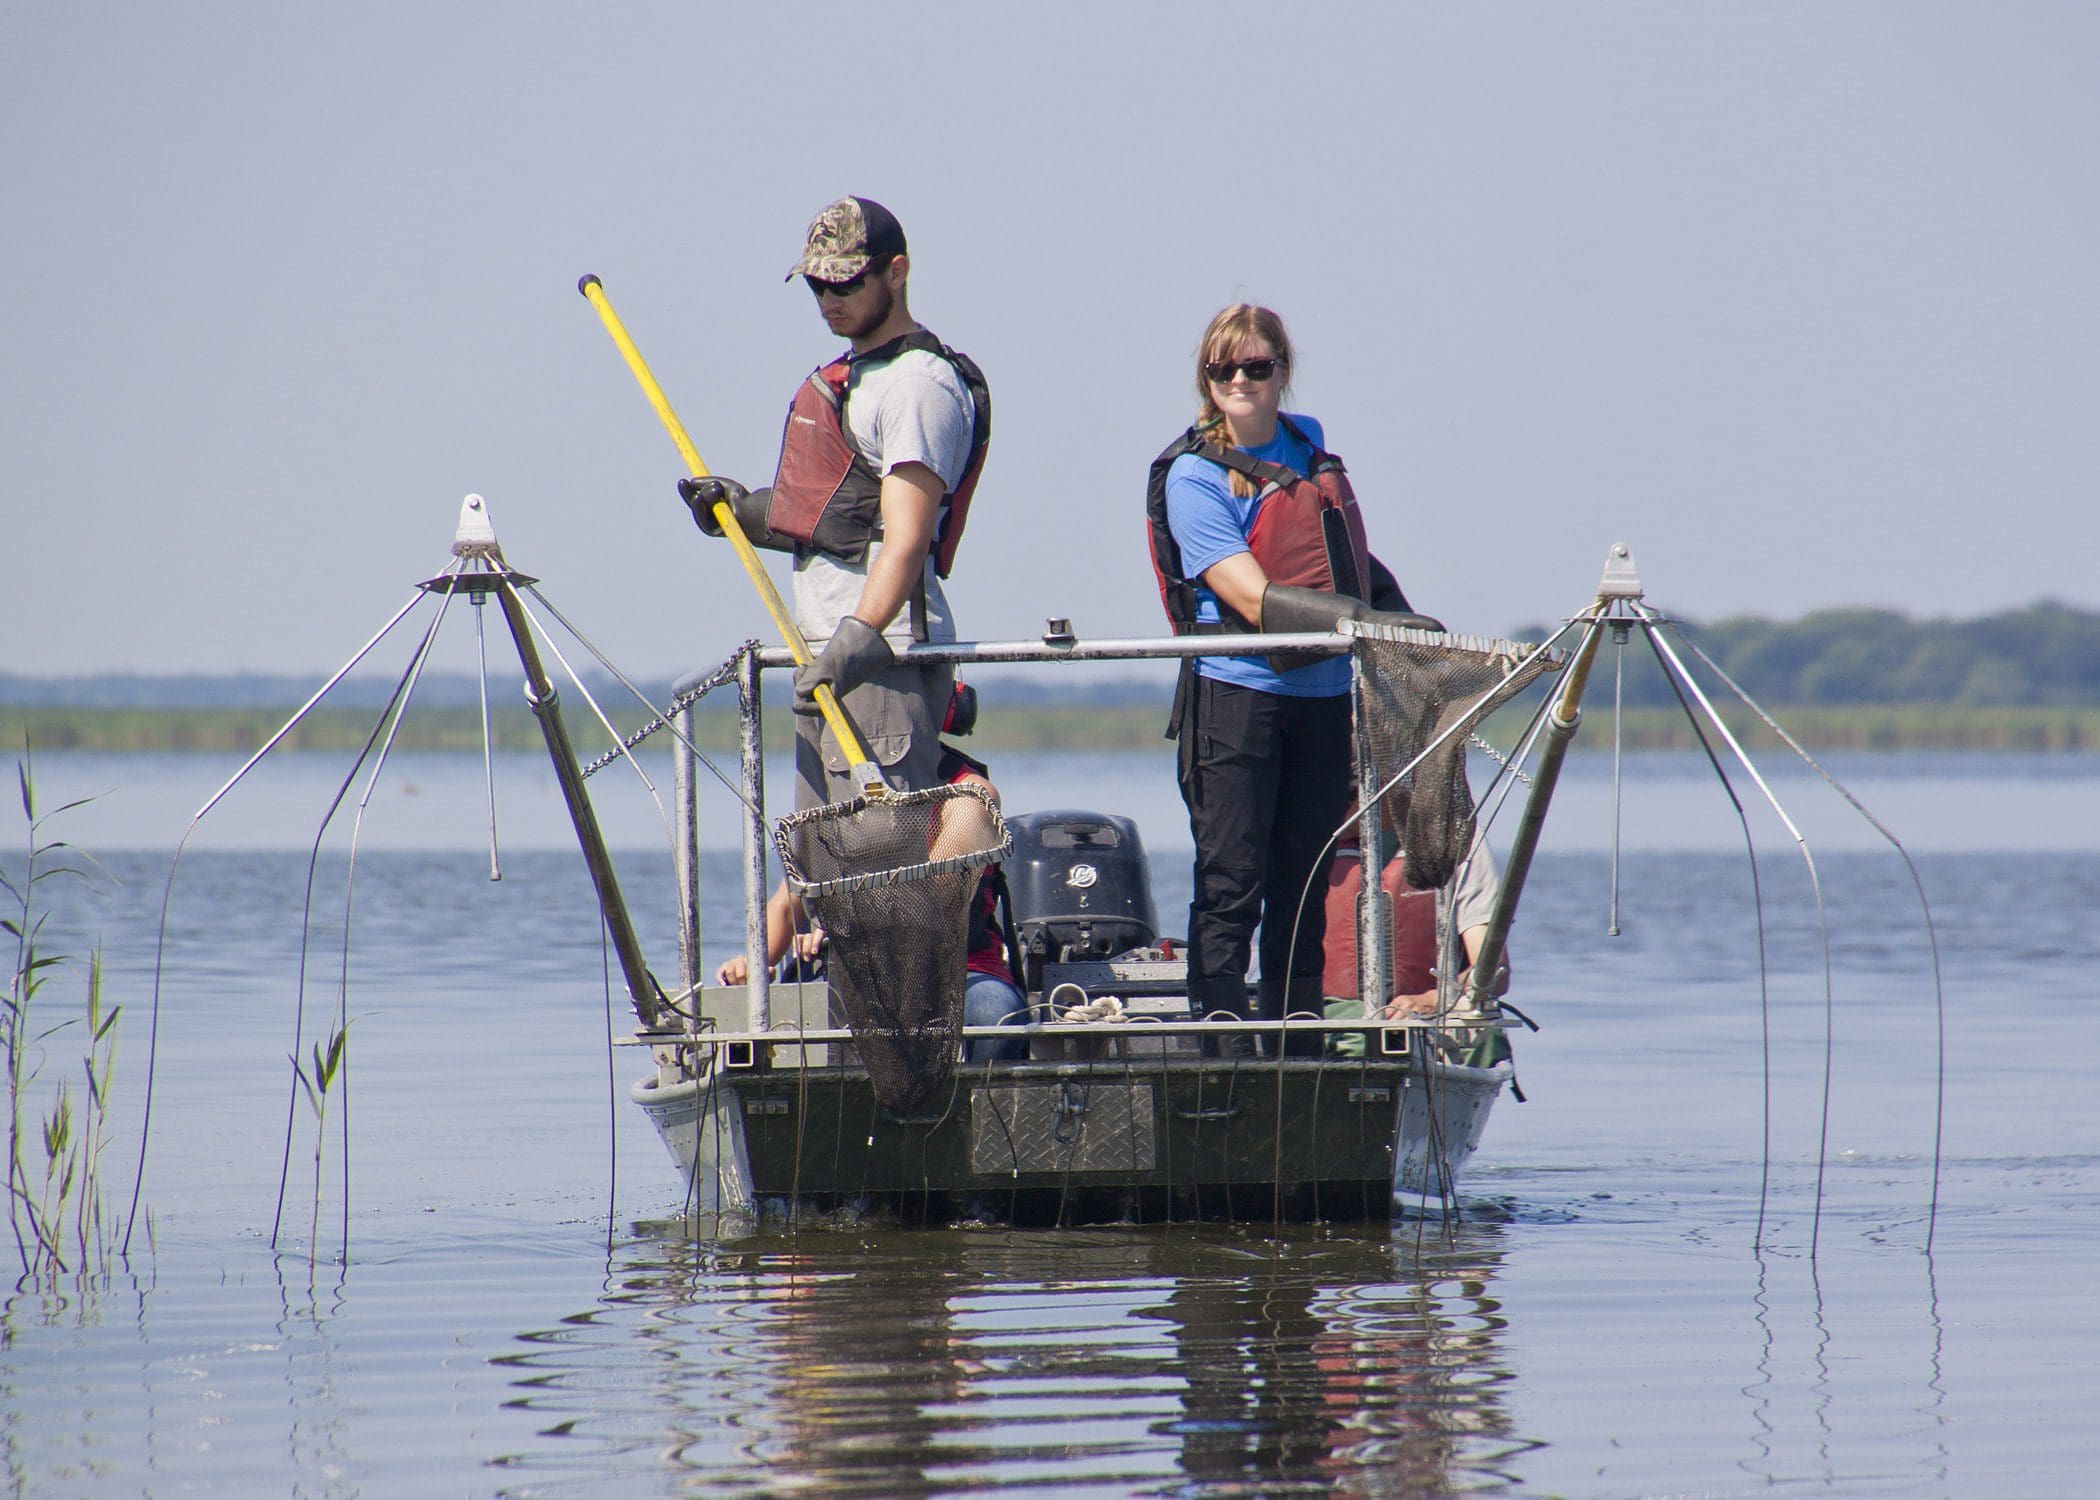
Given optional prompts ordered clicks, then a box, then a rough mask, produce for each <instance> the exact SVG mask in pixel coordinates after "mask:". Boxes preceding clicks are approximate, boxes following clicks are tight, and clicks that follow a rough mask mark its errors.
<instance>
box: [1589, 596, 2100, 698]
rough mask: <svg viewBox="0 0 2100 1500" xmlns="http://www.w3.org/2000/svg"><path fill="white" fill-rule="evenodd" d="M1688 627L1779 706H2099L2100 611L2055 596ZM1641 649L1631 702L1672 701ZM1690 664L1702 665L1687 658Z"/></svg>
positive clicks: (1739, 678)
mask: <svg viewBox="0 0 2100 1500" xmlns="http://www.w3.org/2000/svg"><path fill="white" fill-rule="evenodd" d="M1682 628H1683V631H1684V634H1685V635H1686V637H1688V638H1689V639H1690V640H1692V641H1694V642H1696V643H1697V645H1698V647H1699V649H1700V650H1701V651H1703V652H1705V653H1706V655H1708V656H1709V657H1711V658H1712V659H1713V661H1714V663H1715V664H1716V665H1718V666H1719V667H1720V668H1721V670H1723V671H1724V672H1726V673H1727V674H1728V675H1729V676H1730V677H1732V678H1733V679H1735V681H1736V682H1737V683H1738V684H1739V685H1741V687H1742V689H1743V690H1744V691H1745V692H1746V693H1748V694H1749V695H1750V696H1751V697H1753V698H1755V699H1757V700H1758V701H1759V702H1762V703H1765V704H1767V705H1770V706H1774V707H1781V706H1792V707H1822V706H1829V707H1838V706H1843V705H1853V704H1878V705H1895V704H1920V705H1923V704H1933V705H1946V706H1949V707H1955V708H1972V709H1986V708H2091V707H2094V706H2100V611H2094V610H2084V609H2078V608H2075V607H2073V606H2071V605H2067V604H2061V603H2056V602H2054V601H2049V600H2044V601H2041V602H2039V603H2035V604H2030V605H2027V606H2025V607H2024V608H2021V609H2010V610H2001V611H1998V612H1997V613H1995V614H1988V615H1981V616H1977V617H1975V618H1972V619H1966V620H1961V619H1947V618H1927V619H1916V618H1913V617H1911V616H1910V615H1907V614H1904V613H1903V612H1901V611H1899V610H1893V609H1860V608H1848V609H1824V610H1815V611H1812V612H1810V613H1808V614H1805V615H1802V616H1800V617H1799V618H1798V619H1793V620H1772V619H1766V618H1764V617H1762V616H1757V615H1741V616H1733V617H1730V618H1727V619H1721V620H1714V621H1711V622H1706V623H1696V622H1692V621H1684V622H1682ZM1638 645H1639V643H1638V642H1637V641H1636V642H1631V643H1629V649H1628V653H1627V661H1626V665H1627V671H1626V699H1627V702H1628V703H1630V704H1636V705H1639V706H1644V707H1653V706H1660V705H1664V704H1669V703H1674V702H1675V701H1676V700H1675V697H1674V695H1673V694H1672V692H1671V689H1670V685H1669V683H1668V681H1667V680H1666V679H1665V677H1664V675H1663V672H1662V669H1661V666H1660V665H1659V663H1657V661H1656V660H1655V656H1654V653H1653V652H1651V651H1649V650H1648V649H1646V647H1645V646H1640V647H1639V649H1637V650H1636V649H1634V648H1635V647H1636V646H1638ZM1636 659H1638V660H1639V661H1640V668H1639V669H1638V670H1637V669H1636V665H1635V663H1636ZM1686 662H1687V665H1688V666H1691V667H1692V669H1693V671H1694V672H1695V673H1699V672H1701V671H1702V670H1703V669H1702V668H1701V667H1700V666H1699V664H1698V663H1697V662H1696V661H1695V660H1693V659H1692V658H1690V657H1689V656H1687V658H1686Z"/></svg>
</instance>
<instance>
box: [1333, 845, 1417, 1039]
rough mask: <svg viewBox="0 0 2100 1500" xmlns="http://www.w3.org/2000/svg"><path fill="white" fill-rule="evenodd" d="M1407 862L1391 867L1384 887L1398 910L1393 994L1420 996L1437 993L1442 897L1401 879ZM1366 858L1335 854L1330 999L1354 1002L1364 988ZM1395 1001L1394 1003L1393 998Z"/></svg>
mask: <svg viewBox="0 0 2100 1500" xmlns="http://www.w3.org/2000/svg"><path fill="white" fill-rule="evenodd" d="M1400 866H1401V862H1400V861H1399V860H1397V859H1396V860H1393V861H1391V862H1390V863H1389V864H1387V865H1386V867H1385V872H1384V875H1383V877H1382V878H1381V880H1380V882H1379V883H1380V884H1381V885H1383V886H1384V887H1385V893H1386V896H1387V898H1388V899H1389V900H1391V902H1392V904H1393V994H1395V995H1419V994H1422V993H1423V992H1425V991H1427V990H1433V989H1435V988H1436V975H1435V974H1434V973H1433V972H1432V971H1433V970H1434V969H1435V968H1436V957H1437V942H1436V892H1435V891H1418V890H1416V889H1415V888H1414V887H1413V886H1410V885H1409V884H1408V883H1407V882H1406V881H1405V880H1403V879H1402V878H1401V868H1400ZM1363 889H1364V868H1363V859H1362V856H1361V852H1360V851H1359V850H1357V849H1355V848H1352V847H1348V846H1346V845H1345V846H1344V847H1342V848H1339V849H1337V850H1335V852H1334V863H1333V865H1332V866H1330V867H1329V869H1328V873H1327V968H1326V977H1325V979H1324V980H1323V981H1322V982H1323V984H1324V986H1325V989H1326V993H1328V994H1330V995H1333V996H1335V997H1336V998H1337V999H1345V1000H1354V999H1356V998H1357V997H1358V993H1359V990H1360V985H1359V983H1358V980H1357V972H1356V969H1357V966H1356V918H1357V910H1356V909H1357V905H1358V902H1359V900H1360V899H1361V897H1362V895H1363ZM1388 998H1390V997H1388Z"/></svg>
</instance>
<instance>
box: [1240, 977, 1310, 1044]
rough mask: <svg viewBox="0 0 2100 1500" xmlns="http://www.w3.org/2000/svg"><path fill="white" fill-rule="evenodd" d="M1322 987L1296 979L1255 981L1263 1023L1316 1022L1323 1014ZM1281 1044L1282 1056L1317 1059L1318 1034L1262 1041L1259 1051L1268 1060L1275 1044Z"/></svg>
mask: <svg viewBox="0 0 2100 1500" xmlns="http://www.w3.org/2000/svg"><path fill="white" fill-rule="evenodd" d="M1325 989H1326V986H1325V985H1324V984H1323V983H1322V982H1321V981H1320V979H1318V978H1317V977H1303V976H1301V977H1299V978H1296V979H1287V980H1286V979H1264V980H1261V981H1259V983H1258V985H1257V992H1258V995H1259V1003H1260V1007H1261V1018H1262V1019H1263V1020H1264V1021H1286V1020H1293V1021H1306V1020H1311V1021H1318V1020H1321V1019H1323V1018H1324V1017H1325V1016H1326V1014H1327V996H1326V994H1325ZM1278 1043H1284V1044H1286V1045H1284V1046H1283V1049H1282V1050H1283V1052H1284V1054H1285V1055H1286V1056H1289V1057H1318V1056H1319V1055H1320V1054H1321V1051H1322V1050H1323V1049H1322V1047H1321V1036H1320V1034H1319V1033H1318V1032H1297V1033H1291V1034H1286V1035H1282V1036H1277V1037H1274V1038H1269V1039H1266V1040H1265V1044H1264V1047H1263V1050H1264V1051H1265V1052H1266V1053H1267V1055H1268V1056H1270V1057H1274V1056H1276V1053H1277V1044H1278Z"/></svg>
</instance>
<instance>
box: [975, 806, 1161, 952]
mask: <svg viewBox="0 0 2100 1500" xmlns="http://www.w3.org/2000/svg"><path fill="white" fill-rule="evenodd" d="M1006 826H1007V827H1008V828H1009V829H1010V830H1012V832H1013V836H1014V852H1013V853H1012V854H1011V855H1010V856H1008V858H1007V860H1006V883H1007V887H1008V889H1009V890H1010V891H1011V892H1012V893H1013V903H1014V925H1015V926H1016V927H1017V928H1018V929H1019V932H1018V933H1017V936H1018V937H1019V939H1020V944H1021V954H1022V957H1023V958H1024V959H1025V960H1026V962H1027V966H1028V973H1027V976H1026V980H1025V984H1024V988H1026V989H1027V990H1029V991H1030V992H1033V993H1041V991H1042V988H1043V966H1044V965H1045V964H1062V963H1078V962H1081V961H1084V960H1088V959H1095V960H1099V959H1108V958H1113V957H1115V956H1116V955H1117V954H1120V953H1127V952H1129V951H1130V950H1131V949H1133V948H1145V947H1149V946H1150V945H1151V944H1152V943H1153V942H1154V941H1156V939H1157V938H1158V935H1159V917H1158V914H1157V913H1156V912H1155V911H1154V910H1153V906H1152V878H1151V871H1150V868H1149V866H1147V865H1146V863H1145V846H1144V844H1143V842H1142V841H1140V840H1139V838H1138V831H1137V824H1135V823H1133V822H1131V820H1130V819H1128V818H1119V817H1116V816H1115V815H1113V814H1111V813H1093V812H1073V811H1058V812H1039V813H1018V814H1009V815H1008V817H1007V819H1006Z"/></svg>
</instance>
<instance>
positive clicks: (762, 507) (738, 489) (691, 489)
mask: <svg viewBox="0 0 2100 1500" xmlns="http://www.w3.org/2000/svg"><path fill="white" fill-rule="evenodd" d="M678 498H679V499H681V500H683V501H684V502H685V503H686V508H687V509H688V510H690V511H691V512H692V513H693V521H694V523H695V524H696V525H698V526H699V528H700V529H701V530H702V531H704V532H706V533H707V534H708V535H709V536H721V535H723V531H722V523H721V522H720V521H718V520H716V519H715V507H716V506H717V505H720V504H721V503H722V502H723V501H725V500H726V501H728V502H729V513H730V514H731V515H733V516H735V517H736V523H737V525H738V526H740V527H742V528H743V532H744V539H745V540H746V541H748V542H749V543H750V544H751V545H752V546H754V547H769V548H771V549H773V550H774V551H776V552H786V551H790V550H791V549H792V548H793V547H794V545H795V544H794V543H793V542H792V541H790V540H788V539H787V538H786V537H780V536H775V535H774V534H773V533H772V531H771V530H769V529H768V528H767V526H766V511H767V510H768V509H769V508H770V507H771V505H772V503H773V491H772V490H771V489H770V488H768V489H763V490H757V491H752V490H747V489H745V488H744V487H743V486H742V485H740V484H738V483H737V482H736V481H735V480H734V479H724V478H723V477H722V476H721V475H719V474H710V475H708V476H707V478H705V479H681V480H679V481H678Z"/></svg>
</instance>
